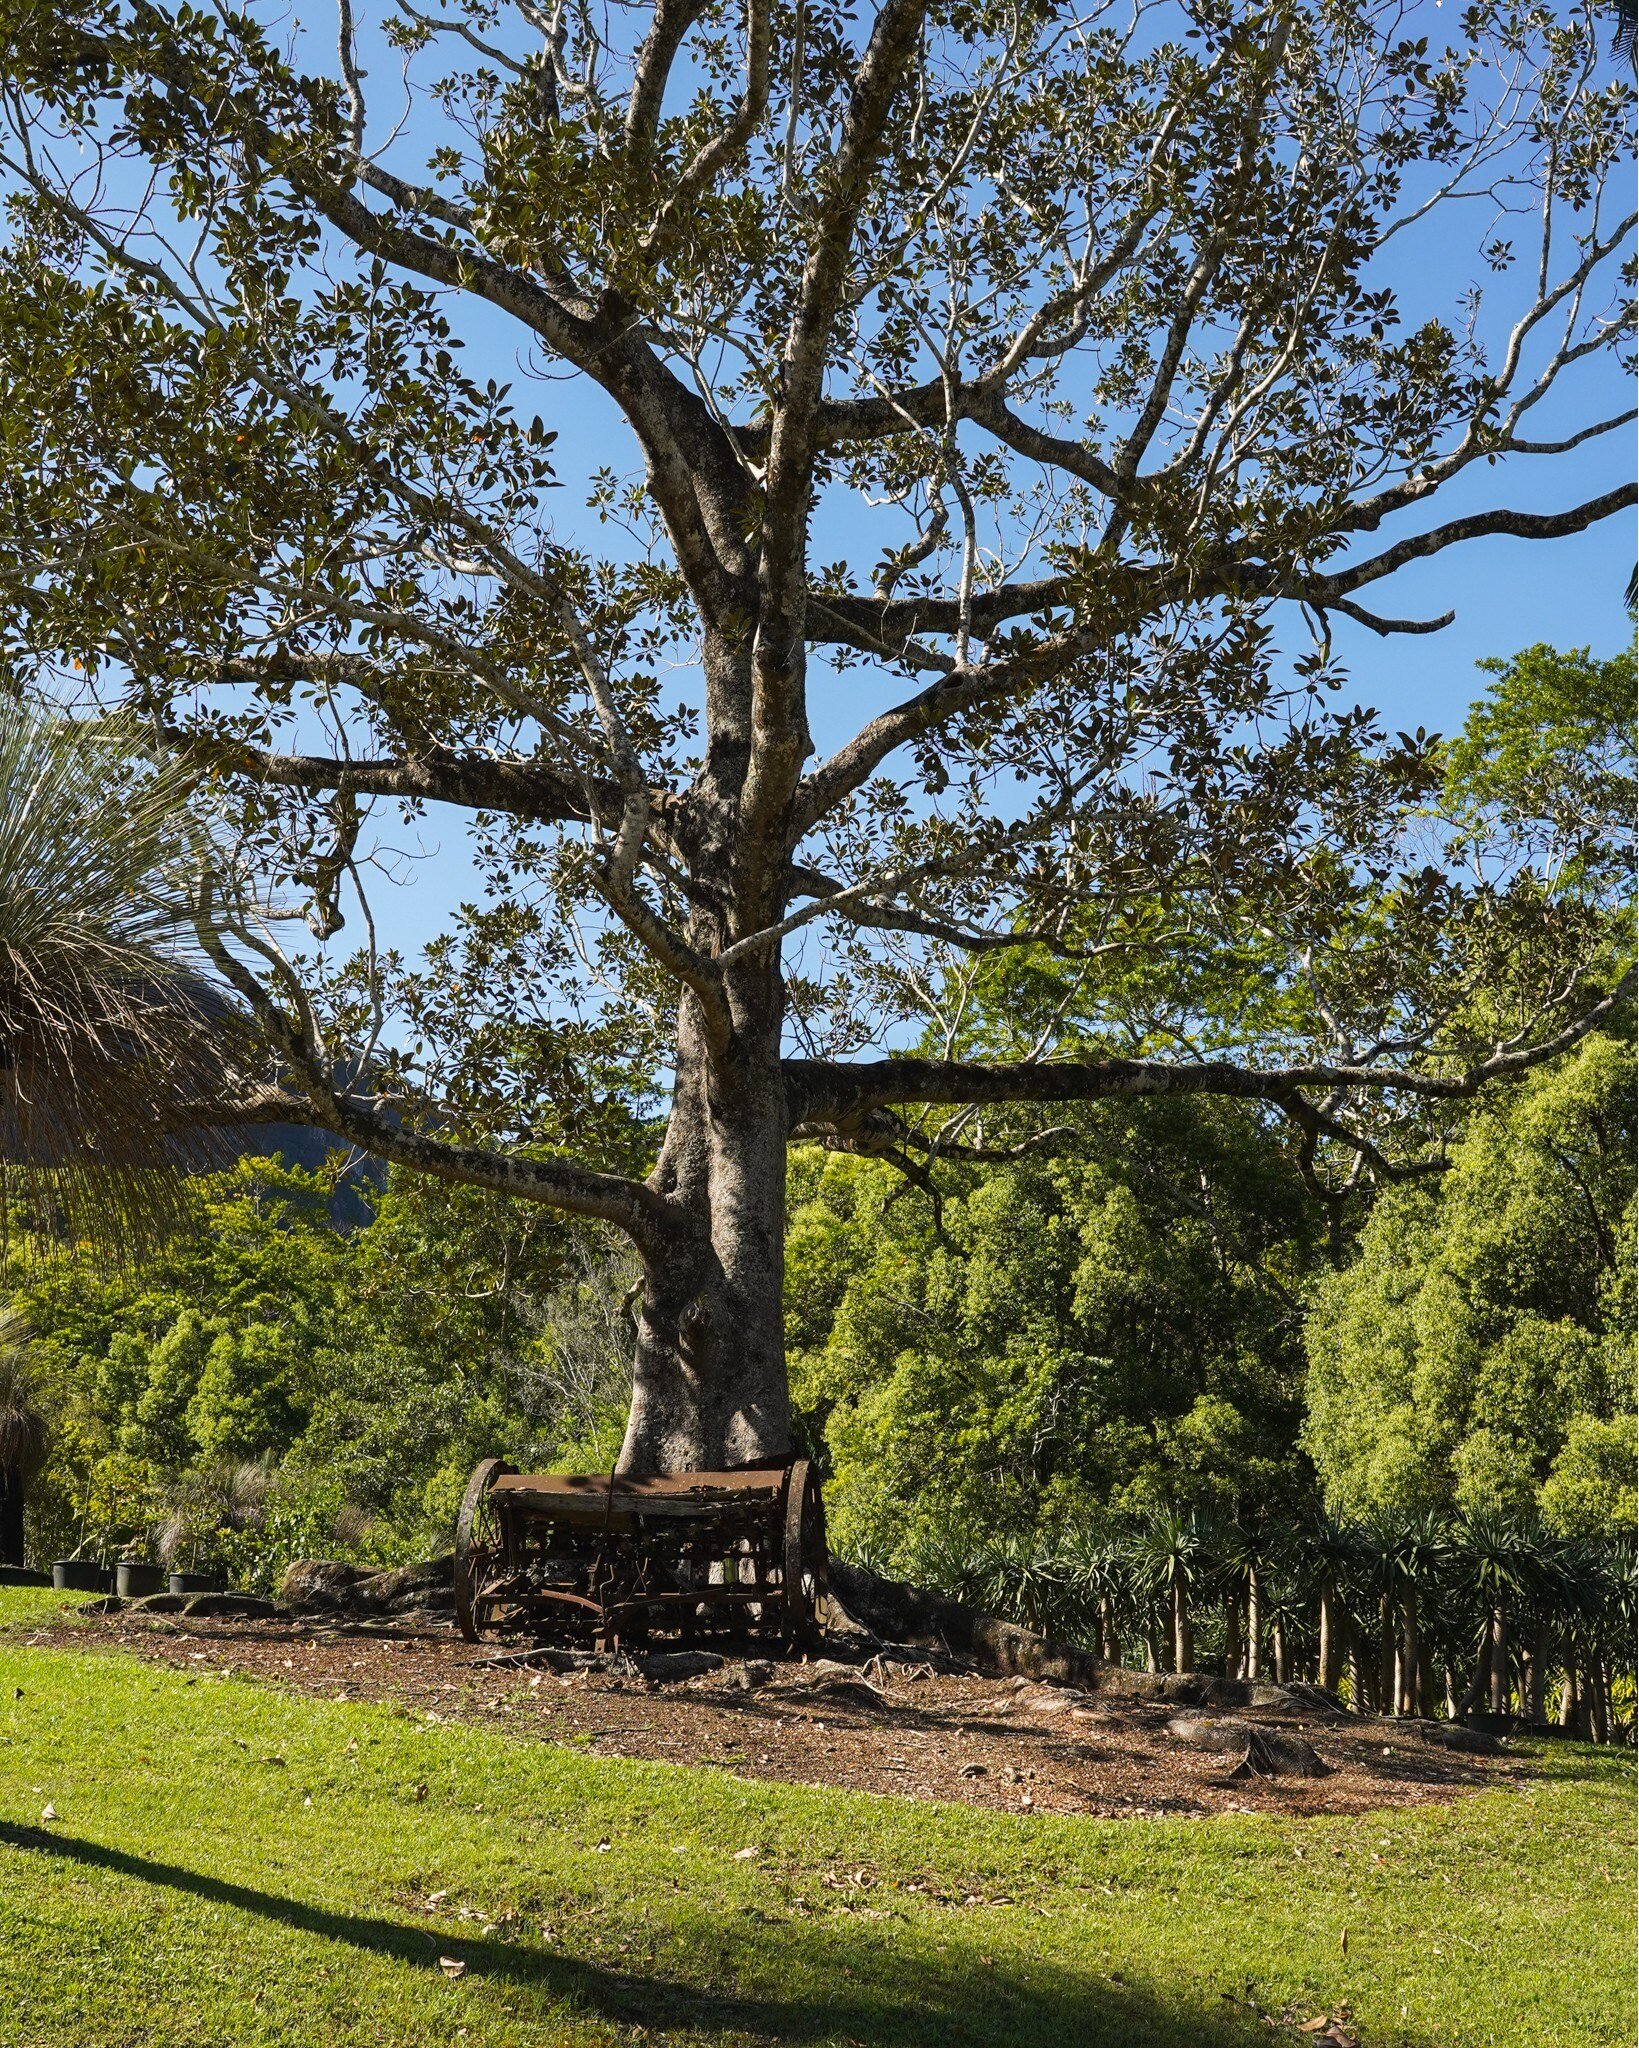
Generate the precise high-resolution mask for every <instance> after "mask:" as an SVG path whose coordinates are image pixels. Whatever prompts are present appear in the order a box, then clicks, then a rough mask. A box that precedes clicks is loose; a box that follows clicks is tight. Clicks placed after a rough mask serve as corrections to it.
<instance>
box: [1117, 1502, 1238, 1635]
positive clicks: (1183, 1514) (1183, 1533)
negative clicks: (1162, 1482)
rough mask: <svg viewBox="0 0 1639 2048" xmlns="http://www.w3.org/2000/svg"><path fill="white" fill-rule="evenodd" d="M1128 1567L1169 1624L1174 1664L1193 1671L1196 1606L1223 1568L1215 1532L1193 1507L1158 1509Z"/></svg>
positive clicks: (1146, 1527)
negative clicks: (1163, 1611) (1162, 1609)
mask: <svg viewBox="0 0 1639 2048" xmlns="http://www.w3.org/2000/svg"><path fill="white" fill-rule="evenodd" d="M1133 1567H1134V1572H1135V1575H1136V1578H1137V1581H1138V1584H1139V1586H1140V1588H1141V1589H1142V1591H1143V1592H1145V1593H1147V1594H1148V1595H1149V1596H1150V1598H1151V1599H1152V1600H1155V1601H1158V1602H1160V1603H1161V1604H1162V1606H1163V1608H1164V1610H1165V1612H1166V1614H1167V1617H1168V1619H1169V1620H1170V1621H1171V1623H1172V1639H1173V1666H1174V1668H1175V1669H1176V1670H1178V1671H1193V1670H1194V1668H1195V1609H1196V1605H1197V1603H1198V1602H1199V1601H1200V1599H1201V1598H1202V1596H1203V1595H1204V1594H1206V1593H1207V1592H1208V1591H1209V1590H1210V1589H1211V1588H1212V1587H1213V1586H1214V1585H1215V1584H1216V1582H1217V1580H1218V1578H1219V1576H1220V1574H1221V1572H1222V1570H1223V1543H1222V1540H1221V1535H1220V1532H1219V1531H1218V1529H1217V1528H1216V1527H1215V1525H1214V1524H1213V1523H1211V1522H1210V1521H1209V1520H1208V1519H1207V1518H1206V1517H1205V1516H1204V1515H1201V1514H1199V1513H1198V1512H1197V1511H1196V1510H1195V1509H1193V1508H1191V1509H1189V1510H1187V1511H1182V1510H1180V1509H1178V1508H1173V1507H1166V1508H1161V1509H1159V1510H1157V1512H1156V1513H1154V1514H1153V1515H1151V1516H1150V1517H1149V1519H1148V1521H1147V1522H1146V1523H1145V1525H1144V1527H1143V1529H1142V1530H1141V1531H1140V1532H1139V1534H1138V1536H1137V1538H1136V1540H1135V1542H1134V1545H1133Z"/></svg>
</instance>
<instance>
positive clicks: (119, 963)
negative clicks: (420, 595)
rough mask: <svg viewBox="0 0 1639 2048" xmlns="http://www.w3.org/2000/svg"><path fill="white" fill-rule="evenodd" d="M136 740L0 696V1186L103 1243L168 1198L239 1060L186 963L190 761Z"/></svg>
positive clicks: (190, 950)
mask: <svg viewBox="0 0 1639 2048" xmlns="http://www.w3.org/2000/svg"><path fill="white" fill-rule="evenodd" d="M137 742H138V734H137V730H136V727H135V725H134V723H133V721H132V720H131V719H129V718H128V717H116V718H114V719H111V720H101V721H96V722H92V723H85V722H79V721H76V720H73V719H70V718H66V717H63V716H60V715H58V714H57V713H55V712H54V711H52V710H50V709H49V708H46V707H43V706H40V705H38V704H31V703H30V702H28V701H27V700H25V699H23V698H8V697H4V696H0V1205H3V1206H4V1208H5V1210H6V1212H7V1214H8V1215H9V1213H10V1210H11V1208H12V1206H13V1205H12V1203H11V1202H10V1201H9V1200H8V1199H7V1198H8V1197H10V1196H14V1195H17V1196H22V1197H23V1198H24V1199H25V1200H26V1204H27V1207H28V1211H29V1214H30V1216H31V1218H32V1219H33V1220H35V1221H37V1222H38V1223H40V1224H41V1225H43V1226H44V1227H45V1228H46V1229H47V1230H61V1231H64V1232H66V1233H67V1234H69V1235H70V1236H75V1237H84V1238H89V1239H92V1240H94V1241H95V1242H97V1243H98V1244H99V1245H101V1246H102V1247H103V1248H105V1249H109V1248H112V1249H115V1250H123V1249H127V1248H129V1247H130V1246H131V1245H133V1244H135V1243H138V1242H141V1241H142V1240H143V1239H144V1238H146V1237H147V1236H148V1235H149V1234H151V1232H152V1230H153V1229H154V1228H155V1227H156V1226H158V1225H161V1224H163V1223H164V1222H165V1221H167V1220H168V1219H169V1218H170V1217H171V1216H172V1215H173V1214H174V1212H175V1210H176V1207H177V1204H178V1202H179V1201H180V1200H181V1199H182V1183H181V1177H180V1173H179V1169H180V1168H181V1167H183V1166H185V1165H186V1164H187V1163H189V1161H190V1159H191V1158H194V1157H197V1156H198V1151H199V1140H200V1129H201V1116H202V1115H203V1116H205V1117H206V1118H209V1117H211V1116H214V1115H216V1114H217V1112H218V1108H219V1105H220V1104H221V1103H222V1101H223V1099H224V1094H225V1092H226V1091H229V1090H231V1091H232V1095H233V1100H234V1101H235V1102H236V1103H238V1102H239V1101H240V1100H241V1091H242V1089H243V1087H244V1083H245V1078H246V1075H245V1069H244V1068H243V1066H242V1065H241V1064H239V1063H238V1062H237V1060H236V1054H237V1053H238V1051H239V1050H241V1049H242V1045H243V1037H242V1033H241V1032H240V1031H239V1029H238V1027H237V1025H236V1021H235V1014H234V1008H233V1006H232V1005H230V1004H228V1003H225V1002H224V1000H223V999H222V997H221V996H220V995H219V994H218V993H216V992H215V991H214V990H213V989H212V987H211V986H210V985H209V984H208V983H207V982H206V981H205V980H203V979H202V977H201V973H200V964H201V963H200V955H199V951H198V947H197V944H196V932H195V927H194V909H195V883H196V880H197V874H198V869H199V863H200V861H201V859H202V858H203V857H204V854H205V851H206V848H205V843H204V842H203V840H202V838H201V835H200V833H199V830H198V828H197V826H196V824H195V822H194V820H193V817H192V814H191V812H190V807H189V799H190V794H191V792H192V789H193V785H194V781H195V779H196V778H195V776H194V775H193V773H192V772H191V771H190V770H188V769H186V768H184V767H183V766H181V765H180V764H178V763H176V762H175V761H170V762H167V761H164V760H160V761H155V760H152V759H150V758H148V757H147V755H146V754H145V752H144V751H143V749H142V748H141V747H140V746H139V745H138V743H137Z"/></svg>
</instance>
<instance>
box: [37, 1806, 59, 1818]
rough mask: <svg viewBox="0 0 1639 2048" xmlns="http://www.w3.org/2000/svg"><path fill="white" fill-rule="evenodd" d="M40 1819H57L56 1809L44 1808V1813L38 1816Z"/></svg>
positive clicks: (52, 1807)
mask: <svg viewBox="0 0 1639 2048" xmlns="http://www.w3.org/2000/svg"><path fill="white" fill-rule="evenodd" d="M40 1818H41V1820H55V1819H56V1818H57V1809H56V1807H54V1806H48V1807H46V1808H45V1809H44V1811H43V1812H42V1813H41V1815H40Z"/></svg>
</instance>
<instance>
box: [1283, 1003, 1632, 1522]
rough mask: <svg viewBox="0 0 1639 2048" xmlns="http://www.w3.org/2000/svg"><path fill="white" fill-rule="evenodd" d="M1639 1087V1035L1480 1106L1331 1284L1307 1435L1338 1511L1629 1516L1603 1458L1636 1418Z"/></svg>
mask: <svg viewBox="0 0 1639 2048" xmlns="http://www.w3.org/2000/svg"><path fill="white" fill-rule="evenodd" d="M1633 1093H1634V1087H1633V1049H1632V1046H1631V1045H1630V1044H1629V1043H1628V1042H1626V1041H1625V1040H1621V1039H1616V1038H1611V1037H1598V1038H1594V1039H1591V1040H1590V1041H1589V1042H1588V1043H1587V1044H1586V1045H1585V1046H1583V1047H1582V1048H1581V1050H1580V1051H1579V1052H1578V1053H1577V1054H1576V1055H1575V1056H1574V1057H1573V1058H1572V1059H1570V1060H1569V1061H1567V1062H1566V1064H1565V1065H1564V1066H1562V1067H1560V1068H1558V1069H1556V1070H1554V1071H1552V1072H1549V1073H1545V1074H1541V1075H1538V1076H1535V1077H1533V1078H1532V1080H1531V1081H1530V1082H1529V1083H1528V1084H1527V1085H1526V1086H1524V1087H1523V1088H1522V1089H1521V1090H1520V1092H1519V1093H1518V1094H1517V1095H1515V1096H1514V1097H1512V1098H1511V1099H1508V1100H1506V1101H1503V1102H1500V1103H1497V1104H1491V1105H1487V1106H1486V1107H1485V1108H1484V1109H1482V1110H1478V1111H1476V1112H1475V1113H1474V1114H1473V1116H1472V1118H1471V1120H1470V1123H1469V1126H1468V1129H1467V1131H1466V1133H1465V1134H1464V1136H1463V1137H1462V1139H1461V1141H1460V1143H1459V1144H1458V1145H1457V1146H1456V1148H1455V1150H1454V1153H1453V1160H1452V1165H1451V1168H1450V1171H1449V1172H1448V1173H1447V1174H1446V1175H1445V1176H1444V1177H1443V1178H1442V1179H1441V1180H1440V1181H1439V1183H1438V1185H1436V1186H1429V1185H1427V1184H1422V1183H1419V1184H1413V1185H1410V1186H1406V1187H1401V1188H1396V1189H1394V1190H1392V1191H1390V1192H1389V1193H1388V1194H1387V1195H1385V1196H1384V1197H1383V1198H1382V1200H1381V1201H1380V1203H1379V1205H1378V1207H1377V1208H1376V1210H1375V1211H1374V1213H1373V1214H1372V1216H1371V1218H1370V1220H1369V1221H1368V1223H1367V1224H1366V1226H1365V1228H1364V1230H1363V1231H1362V1233H1361V1238H1360V1255H1359V1258H1358V1261H1357V1263H1355V1264H1354V1265H1352V1266H1351V1267H1349V1268H1348V1269H1347V1270H1346V1271H1344V1272H1341V1273H1337V1274H1334V1275H1332V1276H1330V1277H1328V1278H1327V1279H1326V1280H1325V1281H1323V1282H1322V1283H1321V1285H1320V1287H1319V1288H1318V1291H1317V1294H1316V1299H1315V1305H1314V1309H1313V1312H1312V1314H1311V1316H1310V1319H1309V1324H1308V1347H1309V1359H1310V1368H1309V1414H1308V1419H1307V1421H1306V1423H1305V1426H1304V1441H1305V1443H1306V1445H1307V1447H1308V1449H1309V1452H1310V1455H1311V1456H1312V1457H1313V1459H1314V1461H1315V1464H1316V1467H1317V1469H1318V1470H1319V1473H1320V1476H1321V1479H1322V1482H1323V1484H1324V1486H1325V1490H1326V1496H1327V1500H1328V1502H1329V1504H1330V1505H1331V1506H1332V1508H1333V1509H1334V1510H1335V1511H1337V1512H1348V1513H1355V1512H1360V1511H1364V1510H1367V1509H1382V1510H1396V1511H1398V1510H1411V1509H1420V1508H1425V1507H1449V1506H1456V1507H1459V1508H1462V1509H1464V1510H1471V1511H1481V1510H1491V1509H1502V1508H1513V1509H1536V1508H1539V1507H1540V1508H1541V1509H1542V1511H1543V1512H1544V1513H1545V1514H1546V1513H1548V1512H1549V1511H1550V1510H1551V1511H1552V1513H1553V1515H1554V1517H1555V1519H1556V1521H1558V1522H1560V1524H1561V1525H1562V1526H1568V1527H1572V1528H1579V1529H1586V1526H1587V1515H1586V1509H1587V1507H1588V1505H1589V1503H1590V1502H1592V1501H1593V1500H1596V1499H1602V1500H1603V1501H1605V1502H1606V1503H1607V1504H1608V1507H1609V1509H1610V1511H1611V1512H1612V1514H1613V1515H1616V1516H1618V1517H1620V1516H1621V1515H1622V1513H1623V1512H1624V1510H1625V1507H1626V1502H1627V1498H1628V1496H1626V1495H1625V1493H1624V1490H1623V1489H1621V1488H1619V1487H1609V1486H1606V1485H1604V1484H1603V1483H1602V1482H1600V1481H1599V1480H1598V1479H1597V1478H1596V1476H1595V1475H1596V1474H1597V1473H1599V1472H1600V1471H1603V1470H1604V1469H1605V1468H1606V1464H1607V1460H1608V1457H1609V1452H1610V1449H1611V1447H1612V1446H1614V1445H1616V1444H1619V1443H1622V1442H1625V1441H1630V1440H1631V1431H1632V1427H1633V1423H1632V1416H1633V1411H1634V1353H1633V1324H1632V1263H1633V1256H1632V1245H1633V1229H1634V1116H1633ZM1579 1500H1580V1505H1578V1501H1579ZM1603 1526H1605V1527H1607V1528H1611V1529H1613V1531H1614V1529H1615V1528H1617V1527H1620V1526H1622V1522H1621V1520H1620V1519H1618V1520H1617V1521H1615V1522H1614V1523H1606V1524H1604V1525H1603Z"/></svg>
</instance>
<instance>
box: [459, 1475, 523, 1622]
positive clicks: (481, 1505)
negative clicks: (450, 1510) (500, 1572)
mask: <svg viewBox="0 0 1639 2048" xmlns="http://www.w3.org/2000/svg"><path fill="white" fill-rule="evenodd" d="M511 1470H512V1467H511V1466H510V1465H505V1464H503V1463H502V1462H501V1460H500V1459H499V1458H481V1459H480V1460H479V1461H478V1463H477V1464H476V1465H475V1466H474V1467H473V1468H472V1477H471V1478H470V1479H469V1480H468V1481H467V1490H466V1493H465V1494H464V1495H463V1496H462V1500H461V1512H460V1514H459V1515H458V1516H457V1517H456V1521H455V1625H456V1627H457V1628H459V1629H460V1631H461V1633H462V1634H463V1635H464V1636H465V1637H466V1639H467V1641H468V1642H469V1643H475V1642H477V1640H478V1638H479V1636H480V1635H481V1634H482V1633H483V1629H484V1625H485V1623H486V1622H487V1621H488V1620H489V1619H490V1616H491V1613H492V1611H493V1602H492V1601H491V1600H490V1599H489V1598H488V1596H487V1594H486V1593H485V1590H484V1589H485V1588H486V1587H487V1586H488V1585H489V1583H490V1581H491V1580H492V1579H493V1578H494V1576H495V1569H496V1566H497V1565H498V1564H499V1563H500V1561H501V1557H502V1552H503V1550H504V1547H505V1546H504V1542H503V1538H502V1533H501V1520H500V1516H499V1515H498V1514H497V1513H496V1511H495V1499H494V1495H493V1494H492V1492H491V1488H492V1487H493V1486H494V1484H495V1482H496V1480H497V1479H499V1478H501V1477H502V1476H503V1475H504V1474H506V1473H508V1472H510V1471H511Z"/></svg>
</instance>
